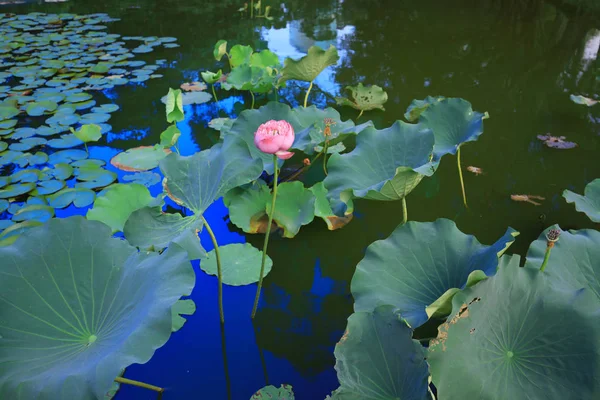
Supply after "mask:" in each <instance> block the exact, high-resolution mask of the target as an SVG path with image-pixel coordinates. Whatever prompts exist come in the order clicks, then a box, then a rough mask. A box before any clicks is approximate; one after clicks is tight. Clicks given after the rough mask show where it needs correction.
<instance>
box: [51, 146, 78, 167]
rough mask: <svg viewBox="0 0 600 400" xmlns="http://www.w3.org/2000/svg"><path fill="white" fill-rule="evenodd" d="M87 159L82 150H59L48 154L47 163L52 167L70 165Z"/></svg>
mask: <svg viewBox="0 0 600 400" xmlns="http://www.w3.org/2000/svg"><path fill="white" fill-rule="evenodd" d="M87 157H88V154H87V153H86V152H85V151H83V150H77V149H70V150H61V151H57V152H56V153H52V154H50V156H49V157H48V163H49V164H52V165H56V164H70V163H72V162H73V161H78V160H84V159H86V158H87Z"/></svg>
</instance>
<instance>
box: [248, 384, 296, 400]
mask: <svg viewBox="0 0 600 400" xmlns="http://www.w3.org/2000/svg"><path fill="white" fill-rule="evenodd" d="M266 399H269V400H294V399H295V397H294V391H293V390H292V385H286V384H283V385H281V387H275V386H273V385H269V386H265V387H264V388H262V389H260V390H259V391H258V392H256V393H254V394H253V395H252V397H251V398H250V400H266Z"/></svg>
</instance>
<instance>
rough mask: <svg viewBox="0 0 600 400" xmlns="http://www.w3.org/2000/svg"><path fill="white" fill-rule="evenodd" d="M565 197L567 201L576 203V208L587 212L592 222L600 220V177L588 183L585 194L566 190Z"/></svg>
mask: <svg viewBox="0 0 600 400" xmlns="http://www.w3.org/2000/svg"><path fill="white" fill-rule="evenodd" d="M563 197H564V198H565V200H566V201H567V203H573V204H575V209H576V210H577V211H579V212H583V213H585V215H587V216H588V218H589V219H591V220H592V222H600V178H598V179H594V180H593V181H591V182H590V183H588V184H587V186H586V187H585V191H584V194H583V196H582V195H580V194H577V193H574V192H571V191H570V190H565V191H564V192H563Z"/></svg>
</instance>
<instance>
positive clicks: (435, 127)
mask: <svg viewBox="0 0 600 400" xmlns="http://www.w3.org/2000/svg"><path fill="white" fill-rule="evenodd" d="M487 117H488V115H487V113H485V114H482V113H479V112H476V111H473V109H472V108H471V103H469V102H468V101H466V100H463V99H456V98H453V99H441V100H438V101H436V102H433V103H432V104H430V105H429V107H427V109H426V110H425V111H423V112H422V113H421V115H420V116H419V122H420V123H421V124H422V125H424V127H426V128H429V129H431V130H432V131H433V134H434V135H435V147H434V149H433V152H434V156H435V157H434V158H435V159H436V160H439V159H440V158H441V157H442V156H444V155H445V154H456V152H457V150H458V147H459V146H460V145H462V144H463V143H466V142H474V141H476V140H477V139H478V138H479V136H480V135H481V134H482V133H483V120H484V119H485V118H487Z"/></svg>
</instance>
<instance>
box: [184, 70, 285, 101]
mask: <svg viewBox="0 0 600 400" xmlns="http://www.w3.org/2000/svg"><path fill="white" fill-rule="evenodd" d="M276 79H277V76H276V75H275V74H274V72H271V71H270V70H266V69H265V68H260V67H252V66H250V65H240V66H239V67H236V68H234V69H233V70H232V71H231V73H230V74H229V75H228V76H227V84H229V85H231V87H233V88H235V89H237V90H250V91H252V92H254V93H268V92H270V91H271V90H272V89H273V86H275V84H276V83H277V80H276ZM229 88H230V87H229V86H226V87H225V89H228V90H229ZM201 93H204V94H205V95H206V94H208V93H206V92H201ZM209 97H210V95H209ZM184 104H185V103H184Z"/></svg>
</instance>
